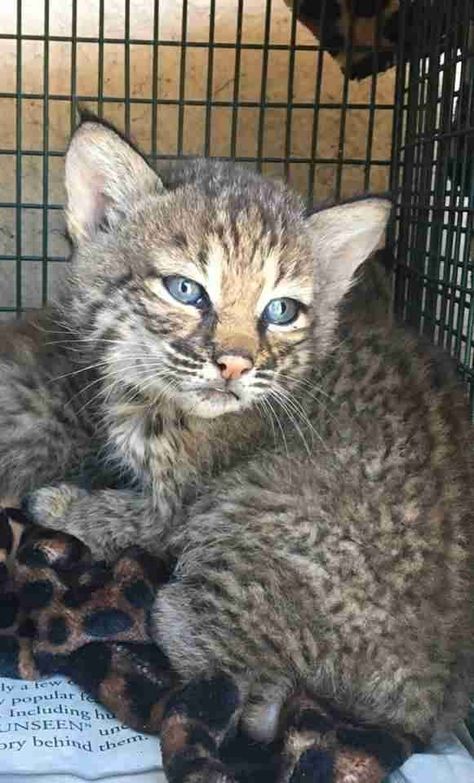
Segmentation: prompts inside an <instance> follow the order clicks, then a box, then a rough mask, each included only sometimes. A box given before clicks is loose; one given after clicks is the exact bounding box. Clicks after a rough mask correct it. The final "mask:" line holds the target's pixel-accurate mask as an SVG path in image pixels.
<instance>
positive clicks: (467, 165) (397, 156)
mask: <svg viewBox="0 0 474 783" xmlns="http://www.w3.org/2000/svg"><path fill="white" fill-rule="evenodd" d="M408 10H409V11H410V21H409V24H408V21H407V13H408ZM401 17H402V18H401V25H400V30H401V34H400V52H399V65H398V74H397V88H396V96H397V97H396V104H397V113H396V122H395V133H394V139H395V143H394V151H393V163H392V173H393V181H392V186H393V188H394V190H395V191H396V192H397V193H398V212H397V221H398V222H397V234H398V242H397V282H396V295H395V308H396V310H397V312H398V314H399V315H400V316H401V317H402V318H404V319H405V320H406V321H408V322H409V323H410V324H412V325H413V326H414V327H415V328H416V329H418V330H419V331H421V332H422V333H423V334H425V335H426V336H427V337H428V338H429V339H430V340H432V341H433V342H435V343H437V344H438V345H441V346H443V347H444V348H445V349H446V350H448V351H449V352H450V353H452V354H453V355H454V356H455V357H456V359H457V362H458V365H459V369H460V371H461V374H462V376H463V377H464V378H465V380H466V381H467V382H468V387H469V390H470V399H471V408H472V413H473V415H474V373H473V359H474V295H473V294H474V289H473V285H474V242H473V225H472V222H473V214H474V211H473V210H474V3H473V2H472V0H437V1H436V2H433V1H432V0H417V2H416V3H414V4H412V5H411V6H410V7H409V4H408V3H404V4H403V5H402V14H401Z"/></svg>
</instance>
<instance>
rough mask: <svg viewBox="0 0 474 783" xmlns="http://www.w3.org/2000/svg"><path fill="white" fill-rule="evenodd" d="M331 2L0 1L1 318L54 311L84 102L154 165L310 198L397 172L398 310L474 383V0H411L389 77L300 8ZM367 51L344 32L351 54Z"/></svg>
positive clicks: (379, 182) (375, 53) (379, 52)
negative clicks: (172, 163) (71, 156)
mask: <svg viewBox="0 0 474 783" xmlns="http://www.w3.org/2000/svg"><path fill="white" fill-rule="evenodd" d="M335 2H336V0H318V2H314V3H312V0H311V2H310V0H300V3H298V2H297V0H293V3H292V2H289V1H288V0H286V4H285V2H283V0H1V2H0V318H3V319H5V318H9V317H13V316H14V315H15V314H17V315H18V314H21V313H22V312H24V311H25V310H29V309H32V308H37V307H41V306H43V305H44V304H45V303H46V302H47V301H48V299H49V298H50V297H51V296H53V295H54V291H55V289H56V286H57V285H58V283H59V282H60V280H61V277H62V275H63V273H64V271H65V268H66V266H65V264H66V261H65V259H66V257H67V252H68V250H67V245H66V242H65V239H64V235H63V218H62V214H61V206H62V204H63V203H64V193H63V184H62V171H63V156H64V152H65V148H66V144H67V139H68V137H69V134H70V131H71V129H72V128H73V127H74V125H75V123H76V107H77V104H78V103H81V104H82V105H84V106H86V107H88V108H90V109H91V110H92V111H95V112H96V113H97V114H98V115H99V116H103V117H105V118H106V119H109V120H111V121H112V122H113V123H115V124H116V125H117V126H118V127H120V128H122V129H123V130H125V132H126V133H128V134H130V135H131V136H132V138H133V139H134V140H135V141H136V142H137V143H138V144H139V145H140V146H141V148H142V149H143V150H144V152H145V153H146V154H148V155H149V156H150V157H151V158H152V159H153V160H155V161H159V160H160V159H173V158H181V157H186V156H193V155H206V156H211V157H224V158H233V159H235V160H237V161H239V162H241V163H242V164H244V165H248V166H252V167H255V168H257V169H259V170H260V171H262V172H263V173H265V174H268V175H270V176H276V177H283V178H285V179H287V180H288V181H289V182H290V183H291V184H292V185H293V186H294V187H295V188H296V189H298V190H299V191H300V192H301V193H302V194H303V196H304V197H305V198H306V200H307V201H308V203H310V204H311V203H312V202H313V200H318V201H319V200H324V199H336V200H337V199H340V198H341V197H345V196H350V195H352V194H354V193H358V192H361V191H364V190H365V191H378V192H380V191H385V190H386V189H387V188H388V187H389V184H391V186H392V188H393V189H394V191H395V192H398V193H399V199H398V210H397V224H396V235H397V238H398V239H397V251H396V252H397V262H398V275H397V286H396V308H397V311H398V312H399V314H401V315H402V317H404V318H405V319H407V320H408V321H409V322H410V323H412V324H413V325H414V326H415V327H416V328H419V329H420V330H421V331H423V332H424V333H425V334H427V335H428V336H429V337H430V338H431V339H432V340H434V341H435V342H438V343H440V344H442V345H443V346H444V347H446V348H447V349H448V350H450V351H451V352H453V353H454V354H455V355H456V357H457V359H458V361H459V364H460V368H461V370H462V371H463V373H464V376H465V378H466V379H467V380H468V381H469V380H472V362H473V353H474V349H473V320H474V312H473V308H474V304H473V303H472V302H473V297H472V285H473V281H472V253H471V242H470V236H471V230H472V207H473V185H472V177H473V173H472V158H473V156H472V152H473V149H472V134H473V127H472V119H473V109H472V91H473V81H474V80H473V64H472V63H473V60H472V48H473V39H472V5H473V2H472V0H416V2H413V0H401V2H400V8H401V11H400V22H401V24H400V31H399V50H400V51H399V53H398V67H397V69H394V68H392V69H391V70H389V71H387V72H385V73H380V74H378V73H377V70H378V68H377V60H378V58H379V57H383V56H384V52H383V48H382V47H380V45H379V42H380V37H379V35H377V36H376V41H375V43H374V45H372V47H368V48H367V53H368V54H369V55H370V57H371V58H372V64H373V74H372V75H370V76H368V77H367V78H365V79H364V80H362V81H351V80H350V79H349V77H348V75H347V73H348V69H346V73H345V74H344V73H342V72H341V69H340V67H339V65H338V64H337V63H336V61H335V60H334V59H333V58H332V57H331V56H330V55H329V54H328V53H327V52H325V51H324V50H323V48H322V47H321V46H320V44H319V43H318V40H317V39H316V38H315V37H314V35H313V34H312V33H311V32H310V30H308V29H307V28H306V27H303V25H301V24H300V22H299V21H298V19H297V14H296V9H297V8H298V7H299V5H303V6H306V7H307V8H309V9H310V10H311V9H314V8H316V7H317V8H318V9H319V11H320V13H321V16H322V18H323V19H324V17H325V16H326V15H329V14H330V13H331V8H332V6H333V5H334V3H335ZM345 2H346V3H347V4H348V7H353V8H355V7H356V6H364V5H365V6H367V3H365V4H364V3H356V2H355V0H353V2H352V5H351V2H350V0H345ZM374 3H375V4H374ZM374 3H368V5H370V6H371V7H372V6H374V7H379V8H385V7H387V5H388V3H387V0H374ZM389 4H390V5H393V6H395V5H397V0H390V3H389ZM291 5H293V10H291ZM350 37H351V36H349V38H350ZM361 50H362V52H363V50H364V47H361V46H350V45H348V44H346V51H345V56H346V59H347V58H348V60H349V61H350V59H351V56H352V52H353V51H354V52H355V53H356V54H357V55H360V53H361ZM471 389H472V387H471Z"/></svg>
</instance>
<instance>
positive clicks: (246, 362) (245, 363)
mask: <svg viewBox="0 0 474 783" xmlns="http://www.w3.org/2000/svg"><path fill="white" fill-rule="evenodd" d="M216 364H217V366H218V368H219V370H220V372H221V376H222V377H223V378H224V380H226V381H236V380H238V379H239V378H241V377H242V375H245V373H246V372H248V371H249V370H251V369H252V367H253V362H252V360H251V359H248V358H247V357H246V356H238V355H234V354H225V355H224V356H218V357H217V359H216Z"/></svg>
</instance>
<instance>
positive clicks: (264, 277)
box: [0, 121, 474, 781]
mask: <svg viewBox="0 0 474 783" xmlns="http://www.w3.org/2000/svg"><path fill="white" fill-rule="evenodd" d="M66 184H67V189H68V199H69V200H68V216H69V227H70V231H71V235H72V239H73V242H74V246H75V250H74V264H73V277H72V280H71V282H70V284H69V287H68V288H67V290H66V291H65V293H64V295H63V298H62V301H61V303H60V306H59V308H58V310H57V311H56V313H57V312H58V311H59V312H60V313H61V316H60V318H58V316H57V314H56V315H53V318H55V319H56V321H54V320H52V321H49V325H46V327H41V328H46V330H47V331H49V334H51V342H52V343H54V341H55V338H54V334H52V333H54V331H55V330H57V331H58V335H57V343H58V344H57V345H51V346H49V347H45V348H44V349H43V351H44V352H43V354H42V358H41V361H38V360H37V358H36V356H34V354H33V351H31V352H28V351H26V352H25V351H24V350H18V349H17V348H16V342H15V341H14V344H13V356H12V353H11V352H9V353H8V354H6V355H5V358H4V371H3V375H2V384H1V385H0V398H1V399H2V402H3V404H2V407H1V414H0V424H1V425H2V432H3V433H5V440H4V443H5V446H4V447H2V449H3V450H0V466H1V473H0V480H1V488H2V491H4V492H6V493H12V492H15V491H16V492H24V491H25V490H27V489H32V488H33V489H34V488H35V487H36V486H38V485H39V484H40V483H41V482H44V481H46V480H53V479H56V480H57V479H61V478H62V477H63V476H64V475H65V473H67V472H68V471H73V470H75V469H76V466H77V464H79V463H80V462H81V461H82V460H83V458H84V456H86V455H87V454H88V453H91V452H92V453H93V452H94V450H96V451H98V452H99V456H100V457H101V458H102V459H101V460H100V461H101V462H102V464H105V466H106V467H107V466H112V467H114V466H116V467H118V469H119V471H120V472H121V473H122V478H123V477H124V475H129V476H131V479H132V482H134V486H131V487H130V488H129V489H126V490H123V491H118V490H100V491H96V492H92V493H90V492H88V491H86V490H85V489H77V487H74V486H71V485H64V484H63V485H60V486H59V487H51V488H46V489H40V490H39V491H38V492H34V493H33V494H32V495H31V497H30V499H29V504H28V505H29V509H30V511H31V512H32V513H33V515H34V516H35V517H36V519H37V520H38V521H40V522H42V523H43V524H45V525H48V526H52V527H55V528H59V529H65V530H67V531H68V532H70V533H72V534H74V535H77V536H78V537H79V538H81V539H83V540H84V541H85V542H86V543H87V544H88V545H89V546H90V547H91V549H92V551H93V553H94V554H95V555H99V556H104V555H107V556H109V555H112V554H113V553H114V552H116V551H117V550H120V549H121V548H122V547H123V546H125V545H127V544H129V543H130V542H134V543H135V542H136V541H137V539H138V540H139V541H140V543H141V544H142V545H144V546H145V547H147V548H149V549H150V550H151V551H155V552H160V553H163V552H164V553H167V554H168V555H169V556H170V558H171V559H174V560H176V563H177V564H176V568H175V571H174V575H173V580H172V581H171V582H170V583H169V584H168V585H166V586H165V587H164V588H163V589H162V590H161V591H160V592H159V594H158V597H157V600H156V602H155V605H154V609H153V617H152V620H153V624H152V629H153V634H154V638H155V639H156V641H157V642H158V643H159V644H160V645H161V647H162V648H163V650H164V651H165V652H166V654H167V655H168V657H169V659H170V661H171V663H172V666H173V668H174V670H175V671H176V672H177V673H178V674H179V676H180V677H181V679H182V681H184V683H185V684H186V683H188V685H186V687H187V688H190V689H191V691H186V693H187V694H188V695H189V692H192V689H193V687H194V686H193V683H194V682H196V681H197V682H201V683H202V681H203V679H202V678H209V677H211V679H212V677H213V676H215V677H216V678H219V677H222V676H224V677H229V676H230V678H231V682H232V683H234V686H233V687H234V688H235V689H236V692H237V694H238V696H237V697H236V696H235V694H234V695H233V696H232V699H231V700H230V701H231V703H232V709H231V710H230V713H229V714H228V715H227V717H226V721H227V723H226V725H228V726H232V725H233V724H234V723H235V721H236V720H237V719H239V718H241V720H242V722H243V724H244V725H245V726H246V727H247V729H248V730H249V731H250V733H251V734H252V735H253V736H255V737H258V738H261V739H264V740H269V739H271V738H273V737H275V736H276V737H278V736H282V735H283V734H285V729H286V726H285V720H284V716H285V710H286V709H287V707H288V704H290V703H291V700H292V698H293V697H298V695H299V694H307V696H308V698H309V699H310V700H311V701H312V703H313V705H314V711H315V714H316V715H317V714H319V713H318V710H320V706H319V705H320V704H321V702H322V703H323V704H328V705H329V707H328V709H329V714H330V722H331V725H332V724H334V722H335V721H336V720H337V719H336V718H335V717H334V716H335V715H336V714H339V713H342V714H344V715H345V716H346V719H347V721H348V723H349V725H353V724H355V725H359V726H360V727H374V726H375V727H379V729H380V730H384V731H388V732H392V733H394V734H402V735H405V734H410V735H416V736H417V737H419V738H421V739H423V740H426V739H428V738H429V737H430V736H431V734H432V732H433V731H434V730H436V729H437V728H439V727H442V726H450V725H452V724H453V722H455V721H456V720H457V719H459V718H460V717H461V716H462V715H463V713H464V710H465V708H466V702H467V696H466V683H467V682H468V680H469V678H470V676H471V660H470V655H469V653H470V649H469V648H470V647H472V644H471V640H472V636H473V633H472V631H473V615H472V612H473V610H472V601H471V595H472V576H471V575H472V562H471V557H472V541H471V537H472V533H471V530H472V508H473V497H472V494H471V493H472V488H473V486H474V481H473V475H474V474H473V466H472V448H471V446H470V443H469V434H468V428H467V413H466V406H465V401H464V399H463V395H462V393H461V392H460V391H459V389H458V388H457V387H456V384H455V382H454V380H453V379H452V378H451V376H450V374H449V373H445V371H444V367H443V366H442V364H441V363H440V361H439V360H438V358H436V357H431V356H430V355H429V354H428V353H427V352H426V351H425V349H424V348H422V347H421V346H420V344H419V343H418V341H417V340H416V339H415V338H413V337H411V336H409V335H407V334H406V333H405V332H404V331H402V330H399V329H397V328H392V327H390V326H387V325H386V324H381V325H378V324H377V323H373V322H371V319H367V318H361V319H360V320H358V318H357V317H356V315H355V313H354V314H353V315H352V316H350V315H348V316H347V317H346V318H343V319H342V323H341V325H340V327H339V328H338V325H337V324H338V313H339V307H340V304H341V301H342V299H343V297H344V295H345V294H346V293H347V291H348V290H349V288H350V282H351V278H352V274H353V272H354V271H355V269H356V268H357V267H358V265H359V264H360V262H361V261H362V260H363V259H364V258H365V257H367V256H368V255H369V254H370V253H371V251H372V250H373V249H374V248H375V247H376V245H377V243H378V241H379V240H380V238H381V236H382V232H383V229H384V227H385V223H386V220H387V217H388V205H387V203H386V202H384V201H383V200H377V199H368V200H365V201H361V202H359V203H357V202H356V203H352V204H348V205H342V206H339V207H334V208H332V209H327V210H323V211H320V212H318V213H316V214H315V215H313V216H309V217H308V216H306V215H305V214H304V211H303V209H302V205H301V203H300V202H299V201H298V199H297V198H296V197H294V196H292V195H290V194H289V193H288V192H287V191H286V190H285V189H284V188H283V187H282V186H279V185H277V184H275V183H270V182H266V181H265V180H263V179H261V178H259V177H258V176H255V175H252V174H250V173H247V172H242V171H240V170H238V169H234V168H233V167H231V166H230V165H225V164H212V163H210V162H208V163H206V162H197V163H194V164H188V165H187V166H184V168H182V169H181V170H179V171H178V172H177V173H176V172H175V173H174V174H173V176H172V178H171V179H170V180H169V181H168V185H167V188H166V187H165V185H166V182H165V185H164V184H163V182H162V181H161V180H160V179H158V177H157V176H156V174H155V173H154V172H152V171H151V169H150V168H149V167H148V166H147V164H146V163H145V162H144V160H143V159H142V158H141V157H140V156H139V155H138V154H137V153H135V152H134V151H133V150H131V148H130V147H128V146H127V145H126V143H125V142H124V141H123V140H121V139H120V138H119V137H118V136H117V135H116V134H115V133H114V132H113V131H111V130H109V129H107V128H104V127H103V126H100V125H98V124H96V123H94V122H91V121H87V122H85V123H84V124H83V125H82V126H81V128H80V129H79V130H78V131H77V132H76V134H75V136H74V137H73V140H72V143H71V146H70V149H69V152H68V156H67V159H66ZM169 274H181V275H184V276H186V277H190V278H192V279H193V280H196V281H197V282H198V283H200V284H201V285H203V286H204V287H205V289H206V290H207V292H208V295H209V299H210V302H211V303H212V304H211V305H210V306H209V307H208V308H207V309H206V310H205V311H197V310H196V309H195V308H192V307H189V306H187V305H179V304H178V303H176V302H175V301H174V300H172V298H171V297H170V296H169V295H168V294H166V293H165V291H164V286H163V283H162V278H163V276H166V275H169ZM281 296H286V297H291V298H293V299H297V300H298V301H299V302H301V303H302V305H303V307H302V309H301V313H300V315H299V316H298V319H297V320H296V321H295V323H294V324H293V325H292V326H291V327H289V328H283V329H281V328H278V327H277V328H273V327H268V326H267V325H266V324H265V323H264V322H263V321H262V318H261V313H262V312H263V309H264V307H265V305H266V304H267V303H268V301H269V300H271V299H273V298H278V297H281ZM369 305H370V303H369V302H368V307H369ZM375 320H376V319H375ZM55 322H56V323H58V326H57V327H54V326H52V324H53V323H55ZM40 334H41V333H40ZM229 351H230V352H232V353H234V354H237V355H243V356H246V357H250V358H251V361H252V362H253V367H252V369H251V370H250V372H248V373H247V374H246V375H245V376H243V377H242V378H240V379H238V380H237V381H231V382H230V383H229V384H227V383H222V380H221V378H220V374H219V369H218V367H219V362H218V358H219V356H220V355H221V354H222V352H226V353H228V352H229ZM75 362H77V369H75V370H74V369H72V368H73V367H74V363H75ZM58 368H59V370H60V372H59V373H58ZM54 378H56V379H58V378H59V382H58V381H56V382H58V385H57V386H55V383H54V381H53V379H54ZM216 389H218V391H217V392H216ZM53 390H54V391H53ZM275 405H279V406H280V408H279V409H278V412H277V410H276V409H275V407H274V406H275ZM269 406H270V407H269ZM265 413H266V414H267V417H266V418H265ZM56 452H57V453H56ZM206 485H207V487H206ZM137 520H139V524H137ZM222 673H223V674H222ZM196 678H197V680H196ZM206 681H207V680H206ZM226 682H227V680H226ZM206 687H207V686H206ZM203 688H204V686H203ZM205 691H206V689H205V688H204V690H203V692H205ZM231 691H232V688H231ZM186 698H187V697H186ZM183 699H184V702H183V703H185V704H188V702H187V701H186V699H185V697H184V696H183ZM180 703H181V702H180ZM188 706H189V704H188ZM229 709H230V708H229ZM314 720H316V718H314V716H313V718H311V721H312V722H313V723H314ZM307 728H308V727H307V726H305V725H302V726H301V730H302V731H303V733H304V732H305V731H306V730H307ZM312 730H313V729H311V731H312ZM333 731H334V730H333V729H331V730H330V732H329V734H330V735H331V732H333ZM221 739H222V736H221V734H219V737H218V741H219V742H220V741H221ZM325 741H326V740H322V739H321V737H319V734H318V732H316V733H315V734H313V735H312V742H313V746H314V747H313V746H311V747H310V748H307V749H306V751H304V753H303V756H302V760H301V763H303V760H304V758H306V760H308V759H309V758H310V757H311V758H312V756H311V753H313V754H316V755H315V756H314V758H318V759H319V762H318V763H321V764H323V755H321V754H323V751H324V749H325ZM216 742H217V739H216ZM321 743H322V744H323V746H324V747H322V746H321ZM301 747H302V748H303V747H304V743H303V745H301ZM310 751H311V753H310V756H306V753H309V752H310ZM183 752H185V751H183ZM318 754H319V755H318ZM290 756H291V754H289V755H288V757H290ZM324 758H325V757H324ZM347 758H350V754H349V756H348V757H347ZM347 758H346V761H347ZM326 761H327V759H326ZM193 763H194V762H193ZM315 763H316V762H315ZM341 763H342V762H341ZM294 764H296V767H295V772H294V773H293V768H292V764H291V763H290V764H289V765H288V766H287V767H286V768H285V770H283V772H282V775H283V777H282V779H284V780H289V779H290V778H292V775H293V774H295V775H296V771H297V769H298V765H299V764H300V761H298V760H295V761H294ZM294 764H293V766H294ZM328 764H329V762H328ZM198 766H199V765H198ZM208 772H209V769H208ZM188 773H189V777H188V778H186V779H189V780H214V779H216V780H217V779H219V780H220V779H222V780H224V779H225V777H223V778H219V776H218V773H215V774H214V773H213V775H214V777H213V775H211V774H210V772H209V775H208V776H207V777H206V775H207V773H206V765H205V764H204V766H202V765H201V766H199V770H197V768H194V767H193V769H192V770H189V769H188V771H187V773H186V774H188ZM333 773H334V765H332V766H331V764H329V766H328V773H327V774H328V776H333ZM219 774H220V773H219ZM298 774H299V773H298ZM370 774H371V775H372V776H373V774H375V772H374V768H373V766H372V771H371V772H370ZM216 775H217V777H216ZM303 777H304V776H303ZM180 779H181V778H180ZM297 779H298V777H297V775H296V776H295V777H293V778H292V780H293V781H296V780H297ZM326 779H328V780H329V779H330V777H326Z"/></svg>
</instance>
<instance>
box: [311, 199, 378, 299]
mask: <svg viewBox="0 0 474 783" xmlns="http://www.w3.org/2000/svg"><path fill="white" fill-rule="evenodd" d="M391 209H392V204H391V202H390V201H389V200H388V199H384V198H367V199H363V200H360V201H352V202H349V203H347V204H340V205H338V206H336V207H330V208H329V209H322V210H321V211H320V212H315V213H314V215H311V216H310V217H309V218H308V225H309V227H310V231H311V236H312V240H313V246H314V252H315V263H316V285H317V286H318V287H319V282H321V283H322V284H325V285H326V284H330V286H331V288H332V292H333V296H334V297H336V298H337V299H342V297H343V296H344V294H345V293H346V291H347V290H348V288H349V286H350V284H351V281H352V277H353V274H354V272H355V271H356V269H357V267H358V266H360V265H361V263H362V262H363V261H365V259H366V258H368V257H369V256H370V255H371V253H373V251H374V250H375V249H376V247H377V245H378V244H379V242H380V240H381V239H382V236H383V233H384V231H385V229H386V227H387V222H388V219H389V217H390V211H391ZM318 277H319V278H320V281H318Z"/></svg>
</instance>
